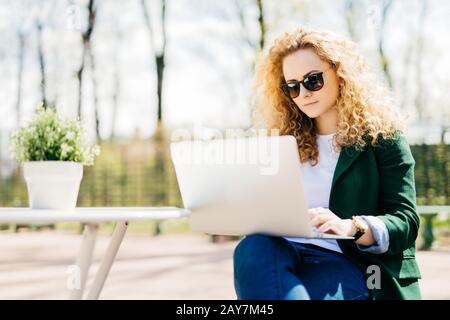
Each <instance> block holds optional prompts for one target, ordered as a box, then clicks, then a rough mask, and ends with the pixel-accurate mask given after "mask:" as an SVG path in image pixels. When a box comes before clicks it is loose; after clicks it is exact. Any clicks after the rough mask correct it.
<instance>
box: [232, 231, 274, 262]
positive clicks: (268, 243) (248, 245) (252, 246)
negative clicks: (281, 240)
mask: <svg viewBox="0 0 450 320" xmlns="http://www.w3.org/2000/svg"><path fill="white" fill-rule="evenodd" d="M276 245H277V239H276V238H275V237H273V236H269V235H265V234H251V235H248V236H246V237H245V238H244V239H242V240H241V241H240V242H239V243H238V245H237V246H236V248H235V249H234V257H235V258H236V257H239V256H242V255H244V256H247V255H249V254H255V253H257V252H258V251H260V250H264V251H265V252H266V253H267V251H268V250H270V249H271V248H274V247H275V246H276Z"/></svg>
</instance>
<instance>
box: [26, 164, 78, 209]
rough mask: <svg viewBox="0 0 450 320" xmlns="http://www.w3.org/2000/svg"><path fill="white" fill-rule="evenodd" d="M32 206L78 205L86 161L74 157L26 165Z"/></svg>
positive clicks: (68, 207)
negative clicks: (83, 163) (72, 158)
mask: <svg viewBox="0 0 450 320" xmlns="http://www.w3.org/2000/svg"><path fill="white" fill-rule="evenodd" d="M23 173H24V178H25V181H26V183H27V188H28V200H29V204H30V208H32V209H74V208H75V207H76V205H77V198H78V191H79V189H80V182H81V179H82V177H83V165H82V164H81V163H78V162H72V161H30V162H25V163H24V166H23Z"/></svg>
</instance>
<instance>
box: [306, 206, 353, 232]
mask: <svg viewBox="0 0 450 320" xmlns="http://www.w3.org/2000/svg"><path fill="white" fill-rule="evenodd" d="M308 213H309V217H310V219H311V222H312V224H313V226H314V227H316V228H317V231H318V232H320V233H332V234H335V235H338V236H350V237H351V236H353V234H354V233H355V230H354V229H353V224H352V220H351V219H341V218H339V217H338V216H337V215H335V214H334V213H333V212H332V211H331V210H329V209H325V208H322V207H318V208H312V209H308Z"/></svg>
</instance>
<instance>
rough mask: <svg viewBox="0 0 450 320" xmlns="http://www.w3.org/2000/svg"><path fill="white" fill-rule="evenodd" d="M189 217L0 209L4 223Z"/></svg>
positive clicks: (128, 210) (176, 211)
mask: <svg viewBox="0 0 450 320" xmlns="http://www.w3.org/2000/svg"><path fill="white" fill-rule="evenodd" d="M189 215H190V211H189V210H187V209H182V208H176V207H78V208H76V209H73V210H43V209H39V210H38V209H30V208H0V222H3V223H5V222H7V223H20V222H69V221H70V222H101V221H131V220H163V219H172V218H183V217H188V216H189Z"/></svg>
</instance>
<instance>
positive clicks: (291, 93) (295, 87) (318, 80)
mask: <svg viewBox="0 0 450 320" xmlns="http://www.w3.org/2000/svg"><path fill="white" fill-rule="evenodd" d="M329 69H331V68H329ZM329 69H327V70H325V71H322V72H317V73H313V74H311V75H309V76H307V77H306V78H304V79H303V80H302V81H295V82H289V83H283V84H282V85H281V87H280V88H281V90H282V91H283V93H284V94H285V95H286V96H287V97H288V98H291V99H295V98H297V97H298V96H299V95H300V84H303V86H304V87H305V89H306V90H309V91H319V90H320V89H322V88H323V85H324V81H323V73H324V72H327V71H328V70H329Z"/></svg>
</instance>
